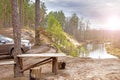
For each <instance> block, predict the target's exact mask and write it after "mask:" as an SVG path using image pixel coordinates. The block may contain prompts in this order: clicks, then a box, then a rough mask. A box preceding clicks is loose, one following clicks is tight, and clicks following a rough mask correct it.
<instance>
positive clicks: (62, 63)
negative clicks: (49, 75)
mask: <svg viewBox="0 0 120 80" xmlns="http://www.w3.org/2000/svg"><path fill="white" fill-rule="evenodd" d="M65 66H66V62H64V61H60V62H58V69H65Z"/></svg>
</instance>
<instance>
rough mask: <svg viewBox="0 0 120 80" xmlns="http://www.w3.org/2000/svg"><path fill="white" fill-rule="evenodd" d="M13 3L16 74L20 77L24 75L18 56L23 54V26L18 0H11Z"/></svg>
mask: <svg viewBox="0 0 120 80" xmlns="http://www.w3.org/2000/svg"><path fill="white" fill-rule="evenodd" d="M11 4H12V26H13V37H14V61H15V62H16V64H15V66H14V74H15V75H14V76H15V77H20V76H23V73H21V72H20V70H21V65H20V64H19V61H18V58H17V55H18V54H21V28H20V20H19V14H18V3H17V0H11Z"/></svg>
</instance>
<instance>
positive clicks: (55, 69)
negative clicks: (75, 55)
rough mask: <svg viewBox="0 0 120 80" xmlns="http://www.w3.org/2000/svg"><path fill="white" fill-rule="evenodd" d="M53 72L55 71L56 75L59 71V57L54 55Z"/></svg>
mask: <svg viewBox="0 0 120 80" xmlns="http://www.w3.org/2000/svg"><path fill="white" fill-rule="evenodd" d="M52 59H53V60H52V72H53V73H55V75H57V71H58V63H57V57H53V58H52Z"/></svg>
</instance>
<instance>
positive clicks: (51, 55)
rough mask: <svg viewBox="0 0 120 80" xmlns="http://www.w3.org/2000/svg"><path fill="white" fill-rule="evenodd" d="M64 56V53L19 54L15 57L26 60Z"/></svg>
mask: <svg viewBox="0 0 120 80" xmlns="http://www.w3.org/2000/svg"><path fill="white" fill-rule="evenodd" d="M63 56H66V55H65V54H64V53H40V54H20V55H17V57H21V58H27V57H63Z"/></svg>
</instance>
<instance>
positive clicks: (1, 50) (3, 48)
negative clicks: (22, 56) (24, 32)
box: [0, 43, 13, 54]
mask: <svg viewBox="0 0 120 80" xmlns="http://www.w3.org/2000/svg"><path fill="white" fill-rule="evenodd" d="M12 47H13V44H7V43H0V54H9V53H10V49H11V48H12Z"/></svg>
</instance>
